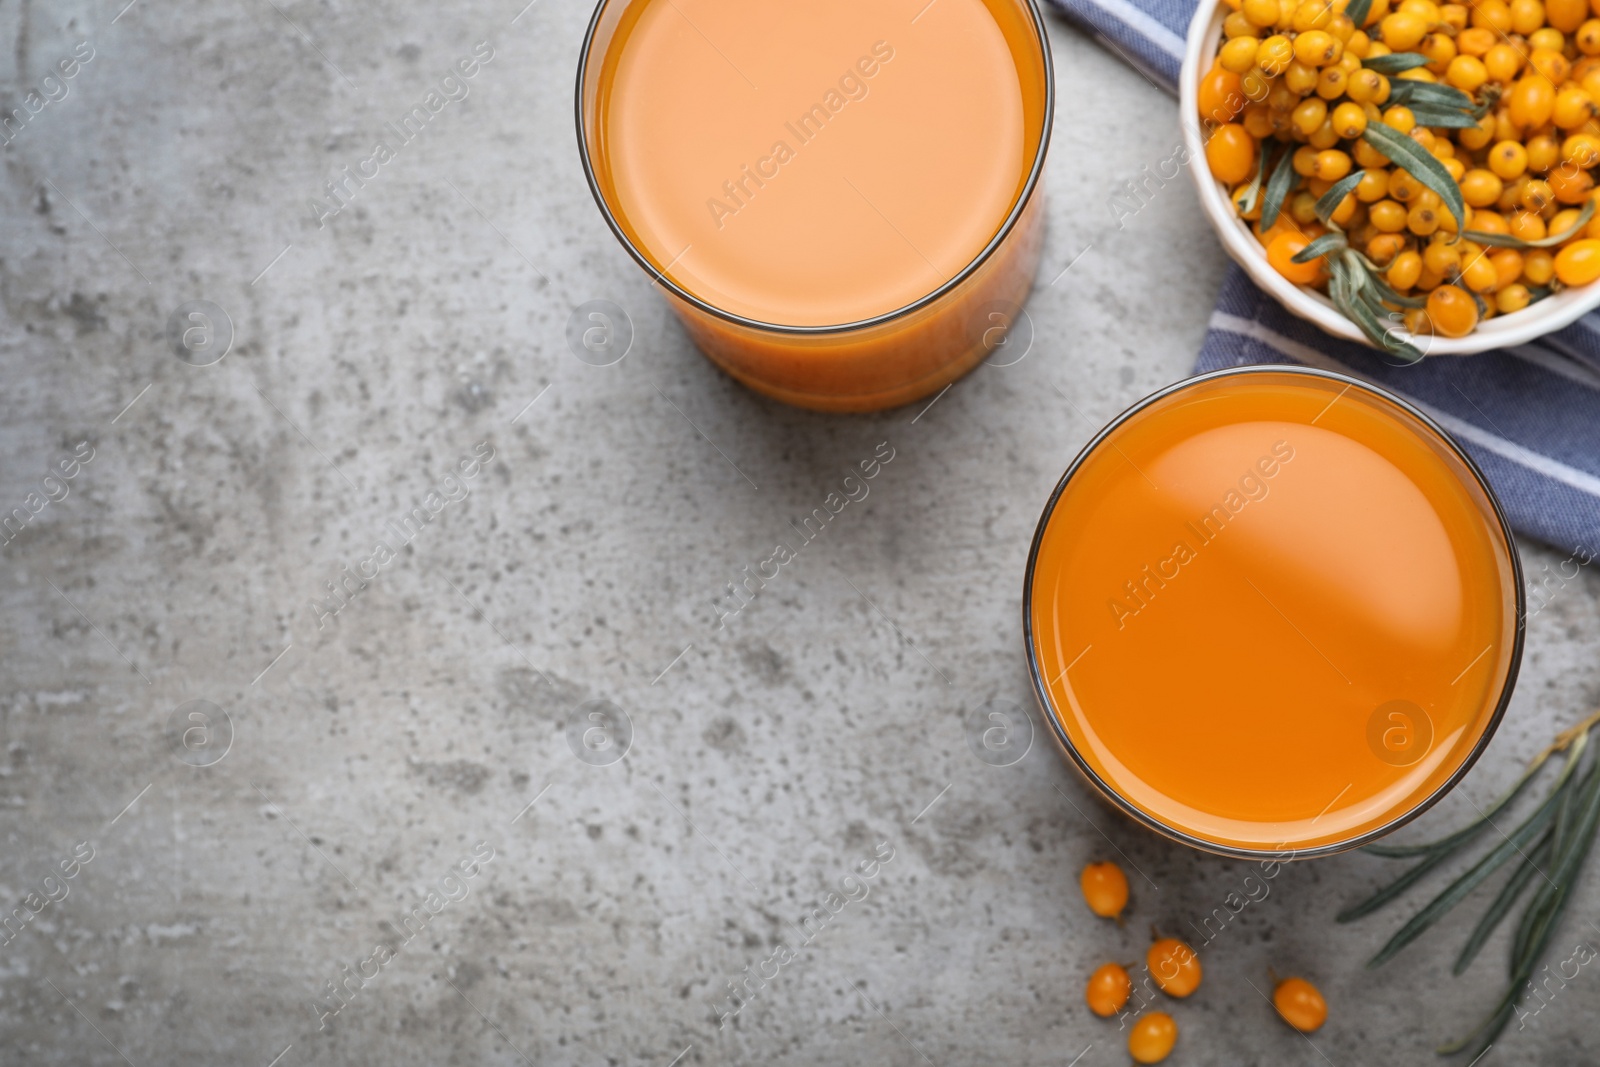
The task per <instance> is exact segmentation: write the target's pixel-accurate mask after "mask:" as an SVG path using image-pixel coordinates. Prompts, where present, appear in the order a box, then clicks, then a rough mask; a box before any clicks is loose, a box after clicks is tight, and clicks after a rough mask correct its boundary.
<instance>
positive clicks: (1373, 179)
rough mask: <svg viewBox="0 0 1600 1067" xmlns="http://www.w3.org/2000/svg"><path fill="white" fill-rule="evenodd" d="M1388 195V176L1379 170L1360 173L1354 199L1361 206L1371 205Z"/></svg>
mask: <svg viewBox="0 0 1600 1067" xmlns="http://www.w3.org/2000/svg"><path fill="white" fill-rule="evenodd" d="M1388 195H1389V176H1388V175H1387V174H1385V173H1384V172H1383V171H1381V170H1375V169H1368V170H1364V171H1362V172H1361V184H1360V185H1357V186H1356V199H1357V200H1360V201H1361V202H1362V203H1363V204H1373V203H1376V202H1378V201H1379V200H1382V199H1383V198H1384V197H1386V196H1388Z"/></svg>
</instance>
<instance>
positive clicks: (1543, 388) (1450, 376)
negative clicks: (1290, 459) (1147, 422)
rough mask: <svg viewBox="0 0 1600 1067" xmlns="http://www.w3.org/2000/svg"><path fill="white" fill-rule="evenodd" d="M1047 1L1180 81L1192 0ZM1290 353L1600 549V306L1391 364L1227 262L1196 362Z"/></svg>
mask: <svg viewBox="0 0 1600 1067" xmlns="http://www.w3.org/2000/svg"><path fill="white" fill-rule="evenodd" d="M1047 2H1048V3H1050V4H1051V5H1052V6H1054V7H1055V8H1056V9H1057V10H1059V11H1061V12H1062V13H1063V14H1065V15H1067V16H1068V17H1069V18H1070V19H1072V20H1073V21H1074V22H1076V23H1078V24H1079V25H1080V26H1082V27H1083V28H1084V29H1086V30H1088V31H1089V32H1090V33H1091V34H1093V35H1094V36H1096V37H1097V38H1099V39H1100V40H1101V41H1103V42H1104V43H1105V44H1106V46H1107V47H1108V48H1110V49H1111V50H1112V51H1113V52H1114V53H1116V54H1117V55H1118V56H1120V57H1121V58H1122V59H1124V60H1126V61H1128V62H1129V63H1131V64H1133V65H1134V66H1135V67H1138V68H1139V69H1141V70H1143V71H1144V72H1145V73H1146V74H1147V75H1149V76H1150V77H1151V78H1152V79H1153V80H1155V81H1156V82H1157V83H1159V84H1161V85H1163V86H1165V87H1167V88H1168V89H1173V90H1174V91H1176V90H1175V87H1176V85H1177V81H1178V67H1179V65H1180V63H1181V62H1182V59H1183V42H1184V37H1185V35H1186V34H1187V33H1188V31H1189V16H1190V15H1191V14H1193V12H1194V4H1193V3H1191V2H1189V0H1047ZM1284 362H1290V363H1305V364H1309V365H1311V366H1314V367H1322V368H1324V369H1327V370H1336V371H1342V372H1344V373H1346V374H1351V375H1354V376H1356V377H1358V378H1362V379H1365V380H1367V381H1371V382H1373V383H1375V384H1377V385H1381V386H1383V387H1384V388H1386V389H1388V390H1389V391H1390V392H1393V393H1396V394H1398V395H1399V396H1402V397H1404V398H1405V399H1406V400H1408V401H1410V402H1411V403H1413V404H1415V405H1416V406H1417V407H1419V408H1421V409H1422V410H1423V411H1425V412H1427V413H1428V414H1429V415H1430V416H1431V417H1432V418H1433V419H1434V420H1435V421H1437V422H1438V423H1439V425H1441V426H1443V427H1444V428H1445V429H1446V430H1448V431H1449V432H1450V433H1451V434H1452V435H1454V437H1455V438H1456V440H1457V441H1458V442H1459V443H1460V444H1461V445H1462V447H1464V448H1465V449H1466V450H1467V452H1468V453H1470V454H1471V456H1472V458H1473V459H1474V460H1475V461H1476V462H1477V463H1478V465H1479V466H1480V467H1481V468H1482V469H1483V472H1484V474H1485V475H1486V476H1487V477H1488V479H1489V482H1490V484H1492V485H1493V486H1494V489H1495V492H1496V493H1497V494H1498V495H1499V497H1500V502H1501V504H1502V505H1504V507H1505V510H1506V515H1507V517H1508V518H1509V519H1510V521H1511V524H1512V526H1513V527H1515V528H1516V530H1517V531H1518V532H1519V533H1521V534H1524V535H1527V536H1530V537H1535V538H1538V539H1539V540H1541V541H1546V542H1548V543H1550V544H1551V545H1554V546H1556V547H1558V548H1562V549H1567V550H1570V551H1574V552H1577V553H1580V554H1581V555H1582V556H1583V557H1584V558H1586V559H1587V558H1592V557H1593V556H1595V555H1597V554H1600V551H1597V550H1600V312H1597V313H1594V314H1590V315H1587V316H1585V317H1583V318H1582V319H1579V320H1578V321H1577V322H1576V323H1575V324H1573V325H1572V326H1569V327H1567V328H1566V329H1563V330H1559V331H1557V332H1555V333H1552V334H1547V335H1546V336H1544V337H1542V338H1540V339H1539V340H1538V341H1537V342H1536V343H1534V344H1528V345H1522V346H1520V347H1517V348H1513V349H1505V350H1502V351H1497V352H1485V353H1483V354H1481V355H1476V356H1464V357H1462V356H1435V357H1433V358H1430V359H1425V360H1423V361H1422V362H1421V363H1418V364H1416V365H1414V366H1409V367H1394V366H1390V365H1388V364H1386V363H1384V362H1383V361H1382V360H1380V359H1379V358H1377V356H1376V355H1374V354H1373V352H1372V350H1371V349H1368V348H1364V347H1362V346H1361V345H1356V344H1351V343H1350V342H1347V341H1340V340H1336V339H1334V338H1332V337H1329V336H1328V335H1327V334H1325V333H1323V332H1322V331H1321V330H1319V329H1317V328H1316V327H1315V326H1313V325H1311V324H1310V323H1308V322H1303V321H1302V320H1300V319H1297V318H1295V317H1294V316H1293V315H1291V314H1289V313H1288V312H1287V311H1285V310H1284V309H1283V308H1282V306H1281V305H1279V304H1278V302H1277V301H1276V300H1274V299H1272V297H1270V296H1268V295H1267V294H1266V293H1263V292H1262V291H1261V290H1260V289H1257V288H1256V286H1255V285H1254V283H1252V282H1251V281H1250V279H1249V277H1248V276H1246V275H1245V273H1244V272H1243V271H1242V270H1240V269H1239V268H1238V267H1237V266H1232V265H1230V267H1229V269H1228V274H1227V277H1226V278H1225V279H1224V281H1223V283H1222V295H1221V296H1220V297H1219V298H1218V300H1217V309H1216V311H1215V312H1213V313H1212V315H1211V323H1210V329H1209V330H1208V331H1207V333H1206V339H1205V343H1204V344H1203V345H1202V346H1201V348H1200V357H1199V359H1198V360H1197V361H1196V363H1195V370H1196V372H1200V371H1209V370H1216V369H1218V368H1220V367H1234V366H1240V365H1242V364H1247V363H1284Z"/></svg>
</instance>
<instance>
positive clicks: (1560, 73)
mask: <svg viewBox="0 0 1600 1067" xmlns="http://www.w3.org/2000/svg"><path fill="white" fill-rule="evenodd" d="M1528 43H1529V44H1530V45H1531V44H1533V41H1531V40H1530V41H1529V42H1528ZM1528 66H1529V67H1531V68H1532V69H1533V70H1534V71H1535V72H1536V73H1538V74H1542V75H1544V76H1545V77H1546V78H1548V79H1549V80H1550V84H1551V85H1560V84H1561V83H1562V82H1564V81H1566V80H1567V75H1568V74H1571V73H1572V64H1571V63H1568V62H1567V57H1566V56H1564V55H1562V54H1561V53H1560V51H1558V50H1557V49H1555V48H1535V49H1534V50H1533V53H1532V54H1531V55H1530V56H1528Z"/></svg>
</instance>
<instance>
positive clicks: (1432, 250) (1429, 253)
mask: <svg viewBox="0 0 1600 1067" xmlns="http://www.w3.org/2000/svg"><path fill="white" fill-rule="evenodd" d="M1422 266H1423V268H1424V269H1425V270H1428V271H1430V272H1432V273H1434V274H1439V275H1444V274H1453V273H1455V272H1456V271H1458V270H1460V269H1461V253H1460V252H1458V251H1457V250H1456V246H1455V245H1453V244H1451V243H1450V242H1449V241H1444V240H1435V241H1432V242H1431V243H1429V245H1428V247H1427V248H1424V249H1423V250H1422Z"/></svg>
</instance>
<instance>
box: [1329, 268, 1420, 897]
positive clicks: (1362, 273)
mask: <svg viewBox="0 0 1600 1067" xmlns="http://www.w3.org/2000/svg"><path fill="white" fill-rule="evenodd" d="M1328 267H1329V271H1330V273H1331V276H1330V278H1329V279H1328V299H1329V300H1331V301H1333V306H1334V307H1336V308H1338V309H1339V311H1340V313H1341V314H1343V315H1344V317H1345V318H1347V319H1349V320H1350V321H1351V322H1353V323H1355V324H1356V326H1357V327H1358V328H1359V329H1360V330H1361V332H1362V333H1363V334H1364V335H1365V336H1366V338H1367V340H1369V341H1371V342H1372V343H1373V344H1374V345H1375V346H1377V347H1379V348H1381V349H1383V350H1384V351H1386V352H1390V353H1392V354H1394V355H1397V356H1400V357H1402V358H1404V359H1406V360H1409V361H1410V362H1413V363H1414V362H1416V361H1417V360H1419V359H1421V358H1422V353H1421V352H1419V351H1417V349H1416V347H1415V346H1414V345H1412V344H1410V343H1409V342H1407V341H1403V340H1401V339H1400V338H1398V337H1396V336H1395V335H1394V333H1393V331H1391V330H1389V329H1386V328H1385V327H1384V326H1383V324H1382V323H1380V322H1379V321H1378V312H1377V311H1376V310H1375V309H1374V307H1373V306H1372V305H1371V304H1369V303H1368V302H1366V301H1365V300H1363V299H1362V293H1361V290H1362V286H1363V284H1364V283H1363V279H1364V278H1365V277H1366V268H1365V267H1364V266H1363V265H1362V263H1361V262H1360V261H1359V259H1357V258H1356V253H1354V252H1351V251H1348V250H1347V251H1345V252H1341V253H1338V254H1336V255H1333V256H1330V257H1329V260H1328ZM1382 313H1383V314H1384V315H1385V316H1388V315H1389V314H1390V312H1389V310H1388V309H1387V308H1384V309H1383V310H1382ZM1417 877H1419V878H1420V877H1421V875H1420V874H1419V875H1417ZM1407 884H1408V885H1409V884H1410V883H1409V882H1408V883H1407ZM1401 888H1402V889H1403V888H1404V887H1403V886H1402V887H1401ZM1399 891H1400V890H1398V889H1397V890H1396V892H1399ZM1376 906H1377V905H1373V907H1376ZM1365 914H1366V912H1365V911H1363V912H1360V913H1359V915H1365ZM1359 915H1358V914H1355V913H1345V914H1341V915H1340V916H1339V921H1340V922H1349V921H1350V919H1354V918H1358V917H1359Z"/></svg>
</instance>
